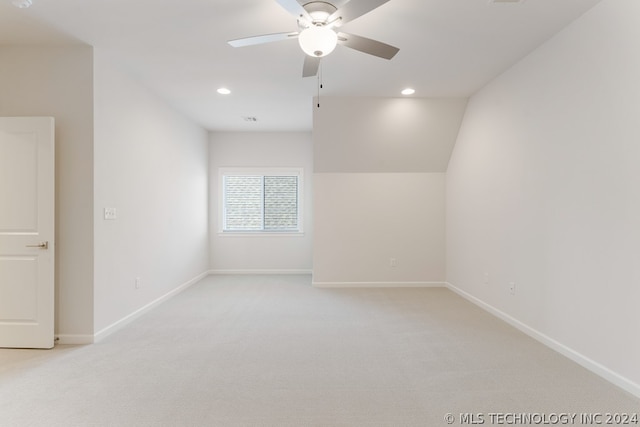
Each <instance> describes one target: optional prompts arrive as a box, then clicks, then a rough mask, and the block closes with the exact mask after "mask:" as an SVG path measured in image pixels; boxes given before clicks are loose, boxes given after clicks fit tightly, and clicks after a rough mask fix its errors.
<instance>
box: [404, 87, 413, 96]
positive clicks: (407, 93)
mask: <svg viewBox="0 0 640 427" xmlns="http://www.w3.org/2000/svg"><path fill="white" fill-rule="evenodd" d="M401 93H402V94H403V95H413V94H414V93H416V90H415V89H411V88H410V87H408V88H406V89H404V90H403V91H402V92H401Z"/></svg>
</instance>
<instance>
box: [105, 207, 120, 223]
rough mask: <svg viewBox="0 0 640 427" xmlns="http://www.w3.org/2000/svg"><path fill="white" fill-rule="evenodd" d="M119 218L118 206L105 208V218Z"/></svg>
mask: <svg viewBox="0 0 640 427" xmlns="http://www.w3.org/2000/svg"><path fill="white" fill-rule="evenodd" d="M116 218H117V212H116V208H104V219H108V220H112V219H116Z"/></svg>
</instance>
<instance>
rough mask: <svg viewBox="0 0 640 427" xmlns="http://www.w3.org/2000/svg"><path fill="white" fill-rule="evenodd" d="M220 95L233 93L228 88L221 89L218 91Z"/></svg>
mask: <svg viewBox="0 0 640 427" xmlns="http://www.w3.org/2000/svg"><path fill="white" fill-rule="evenodd" d="M218 93H219V94H220V95H229V94H230V93H231V91H230V90H229V89H227V88H226V87H221V88H220V89H218Z"/></svg>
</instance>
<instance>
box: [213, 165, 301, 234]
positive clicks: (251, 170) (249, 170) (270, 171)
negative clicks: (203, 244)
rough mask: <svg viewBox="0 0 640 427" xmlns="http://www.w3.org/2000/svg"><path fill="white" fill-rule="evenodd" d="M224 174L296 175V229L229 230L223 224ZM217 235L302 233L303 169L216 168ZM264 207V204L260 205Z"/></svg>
mask: <svg viewBox="0 0 640 427" xmlns="http://www.w3.org/2000/svg"><path fill="white" fill-rule="evenodd" d="M225 176H262V177H265V176H296V177H297V178H298V202H297V216H298V229H297V230H291V231H286V230H278V231H268V230H247V231H239V230H230V231H227V230H225V229H224V226H225V203H226V201H225V182H224V181H225V180H224V177H225ZM217 199H218V235H220V236H231V237H233V236H245V237H248V236H251V237H286V236H302V235H304V215H303V212H304V169H303V168H298V167H268V166H267V167H221V168H218V198H217ZM262 208H263V209H264V206H262Z"/></svg>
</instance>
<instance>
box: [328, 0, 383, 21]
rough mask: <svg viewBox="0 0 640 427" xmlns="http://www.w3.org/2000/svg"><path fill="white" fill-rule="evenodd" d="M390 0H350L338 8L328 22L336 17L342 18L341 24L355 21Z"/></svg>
mask: <svg viewBox="0 0 640 427" xmlns="http://www.w3.org/2000/svg"><path fill="white" fill-rule="evenodd" d="M388 1H389V0H350V1H349V2H348V3H347V4H345V5H344V6H343V7H341V8H340V9H338V10H336V11H335V12H334V13H333V14H332V15H331V16H330V17H329V19H328V20H327V21H328V22H331V21H333V20H334V19H338V18H342V21H341V22H340V25H342V24H344V23H345V22H349V21H353V20H354V19H356V18H358V17H360V16H362V15H364V14H365V13H369V12H371V11H372V10H373V9H376V8H377V7H379V6H382V5H383V4H385V3H386V2H388Z"/></svg>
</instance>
